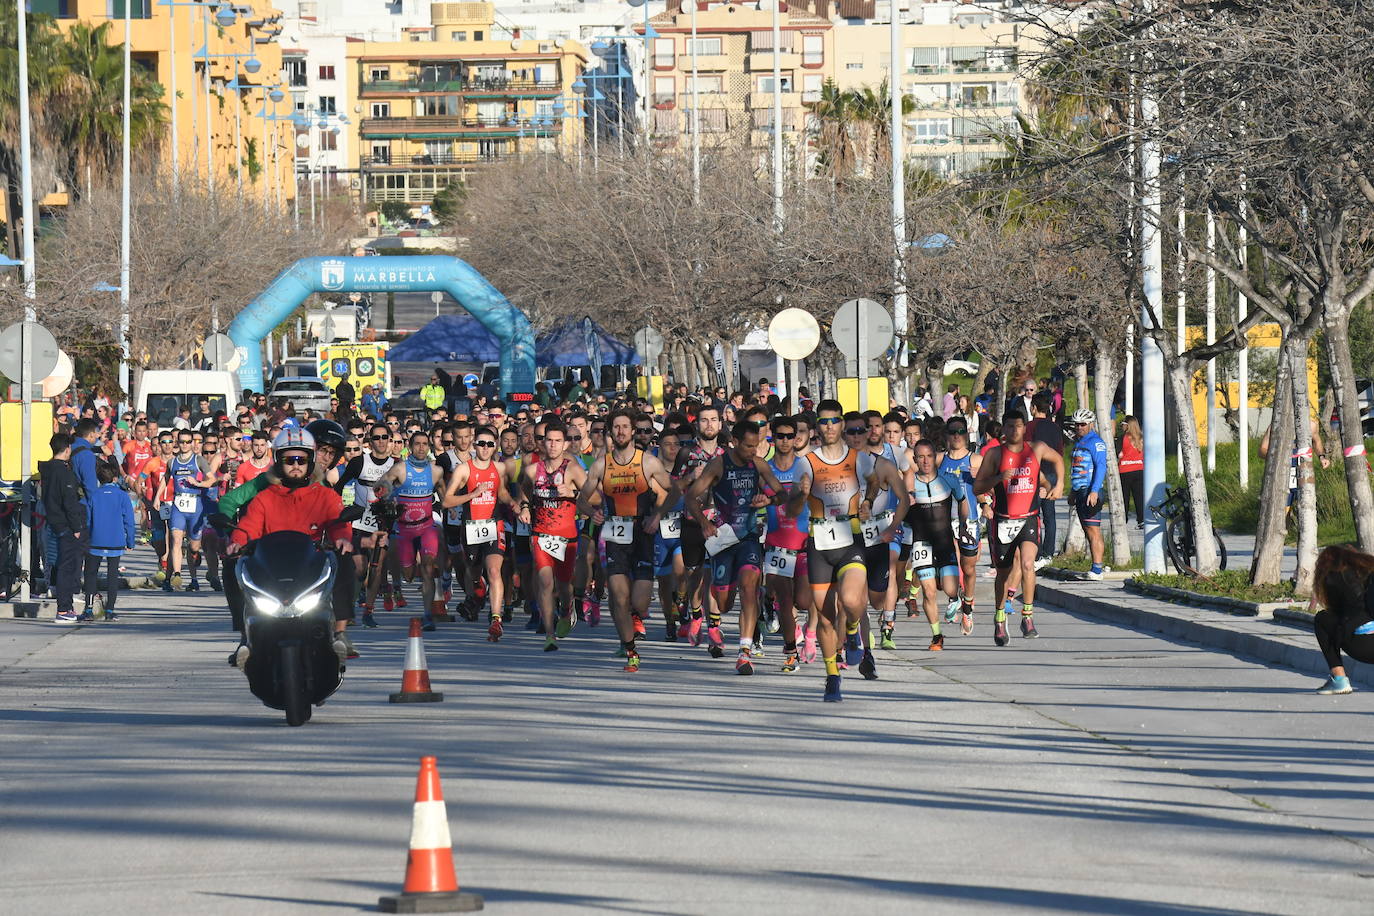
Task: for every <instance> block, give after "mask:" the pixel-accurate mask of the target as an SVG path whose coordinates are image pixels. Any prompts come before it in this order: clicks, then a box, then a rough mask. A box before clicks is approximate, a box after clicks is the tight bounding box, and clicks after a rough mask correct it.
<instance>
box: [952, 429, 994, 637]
mask: <svg viewBox="0 0 1374 916" xmlns="http://www.w3.org/2000/svg"><path fill="white" fill-rule="evenodd" d="M945 442H946V444H947V446H948V449H947V451H946V452H945V457H944V458H943V459H942V460H941V461H940V473H941V474H948V475H949V476H951V477H957V478H959V481H960V482H961V483H962V484H963V487H964V502H965V504H966V505H967V507H968V522H967V523H966V528H967V530H966V531H962V532H960V537H959V538H958V542H959V571H960V578H961V579H962V582H963V587H962V589H961V591H960V595H959V611H960V618H959V632H961V633H962V634H963V635H965V636H967V635H969V634H970V633H972V632H973V607H974V592H975V591H976V588H975V586H976V585H977V583H978V554H979V552H980V551H981V550H982V543H983V529H984V528H985V526H986V520H987V519H990V518H992V497H991V496H978V495H977V494H976V493H974V492H973V480H974V478H975V477H977V476H978V469H979V468H981V467H982V466H983V456H982V455H980V454H978V453H977V452H974V451H970V449H969V434H968V423H966V422H965V421H964V419H963V418H962V417H958V416H956V417H954V418H952V419H951V420H950V421H949V424H948V425H947V426H946V427H945ZM951 606H952V605H951ZM945 622H946V623H953V622H954V620H953V618H951V617H949V616H948V614H946V617H945Z"/></svg>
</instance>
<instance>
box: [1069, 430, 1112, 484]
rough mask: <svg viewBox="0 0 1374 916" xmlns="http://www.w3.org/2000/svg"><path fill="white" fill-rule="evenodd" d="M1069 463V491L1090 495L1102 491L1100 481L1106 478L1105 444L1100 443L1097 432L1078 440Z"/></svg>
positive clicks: (1100, 439)
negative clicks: (1088, 493)
mask: <svg viewBox="0 0 1374 916" xmlns="http://www.w3.org/2000/svg"><path fill="white" fill-rule="evenodd" d="M1069 461H1070V467H1069V481H1070V486H1069V489H1071V490H1075V491H1077V490H1087V491H1088V492H1090V493H1096V492H1098V491H1099V490H1101V489H1102V481H1103V480H1105V479H1106V477H1107V443H1105V442H1103V441H1102V437H1101V436H1099V435H1098V434H1097V430H1093V431H1092V432H1090V433H1088V434H1087V435H1086V436H1084V437H1083V438H1082V439H1079V440H1078V442H1077V444H1075V445H1074V447H1073V454H1072V455H1071V456H1070V458H1069Z"/></svg>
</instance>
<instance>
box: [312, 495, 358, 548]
mask: <svg viewBox="0 0 1374 916" xmlns="http://www.w3.org/2000/svg"><path fill="white" fill-rule="evenodd" d="M321 492H322V494H323V495H322V496H321V497H320V508H321V515H322V516H323V518H322V519H321V524H328V523H330V522H333V524H328V534H329V540H331V541H338V540H348V539H349V538H351V537H353V525H352V523H351V522H334V520H335V519H336V518H338V517H339V513H340V512H342V511H343V499H341V498H340V496H339V494H338V493H335V492H334V491H333V490H331V489H328V488H327V487H326V488H322V490H321Z"/></svg>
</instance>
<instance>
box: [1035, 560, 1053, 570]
mask: <svg viewBox="0 0 1374 916" xmlns="http://www.w3.org/2000/svg"><path fill="white" fill-rule="evenodd" d="M1049 565H1050V558H1049V557H1040V558H1039V559H1037V560H1036V561H1035V571H1036V572H1039V571H1040V570H1042V569H1044V568H1045V567H1046V566H1049Z"/></svg>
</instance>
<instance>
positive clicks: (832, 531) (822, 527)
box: [811, 518, 854, 550]
mask: <svg viewBox="0 0 1374 916" xmlns="http://www.w3.org/2000/svg"><path fill="white" fill-rule="evenodd" d="M811 543H813V544H815V545H816V549H817V550H834V549H835V548H836V547H848V546H849V545H850V544H853V543H854V529H853V528H851V527H850V526H849V519H847V518H823V519H814V518H813V519H812V520H811Z"/></svg>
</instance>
